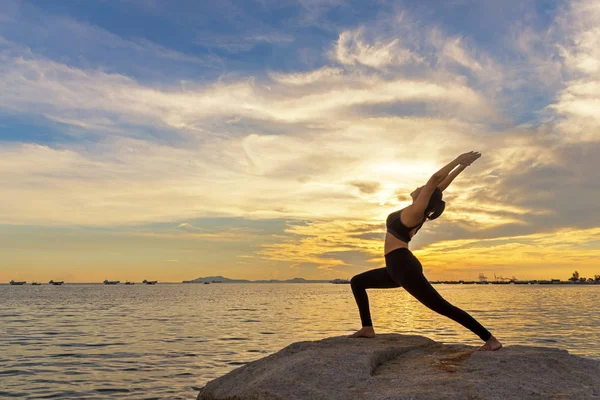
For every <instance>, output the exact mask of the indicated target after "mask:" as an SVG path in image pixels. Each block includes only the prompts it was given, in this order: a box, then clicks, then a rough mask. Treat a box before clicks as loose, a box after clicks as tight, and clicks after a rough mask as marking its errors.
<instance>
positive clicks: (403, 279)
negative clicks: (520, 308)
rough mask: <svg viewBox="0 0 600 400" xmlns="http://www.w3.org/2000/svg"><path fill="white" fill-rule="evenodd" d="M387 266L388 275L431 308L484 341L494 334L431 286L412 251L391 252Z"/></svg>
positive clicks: (387, 259)
mask: <svg viewBox="0 0 600 400" xmlns="http://www.w3.org/2000/svg"><path fill="white" fill-rule="evenodd" d="M386 268H387V270H388V275H389V276H390V277H391V278H392V279H393V280H394V281H395V282H397V283H399V284H400V285H401V286H402V287H403V288H404V289H406V291H407V292H408V293H410V294H411V295H412V296H414V297H415V298H416V299H417V300H419V301H420V302H421V303H423V304H424V305H425V306H426V307H428V308H429V309H431V310H433V311H435V312H437V313H439V314H441V315H444V316H446V317H448V318H450V319H452V320H454V321H456V322H458V323H459V324H461V325H462V326H464V327H465V328H467V329H469V330H470V331H471V332H473V333H475V334H476V335H477V336H479V337H480V338H481V340H483V341H487V340H488V339H489V338H490V337H491V336H492V334H491V333H490V332H489V331H488V330H487V329H485V328H484V327H483V325H481V324H480V323H479V322H477V320H476V319H475V318H473V317H472V316H471V315H469V314H468V313H467V312H465V311H463V310H461V309H460V308H458V307H456V306H454V305H452V304H450V303H449V302H448V301H446V300H445V299H444V298H443V297H442V296H441V295H440V294H439V293H438V292H437V290H435V289H434V288H433V286H431V284H430V283H429V282H428V281H427V278H425V276H424V275H423V267H422V265H421V263H420V262H419V260H418V259H417V258H416V257H415V256H414V255H413V254H412V252H410V251H404V252H397V253H395V254H391V253H390V255H389V257H386Z"/></svg>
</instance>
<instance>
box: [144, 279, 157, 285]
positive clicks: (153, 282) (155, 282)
mask: <svg viewBox="0 0 600 400" xmlns="http://www.w3.org/2000/svg"><path fill="white" fill-rule="evenodd" d="M142 283H145V284H146V285H156V284H157V283H158V281H147V280H145V279H144V281H143V282H142Z"/></svg>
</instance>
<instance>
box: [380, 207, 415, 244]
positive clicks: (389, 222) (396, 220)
mask: <svg viewBox="0 0 600 400" xmlns="http://www.w3.org/2000/svg"><path fill="white" fill-rule="evenodd" d="M403 210H404V208H403V209H402V210H398V211H394V212H393V213H391V214H390V215H388V217H387V219H386V221H385V226H386V228H387V231H388V232H389V233H391V234H392V235H393V236H394V237H396V238H398V239H400V240H402V241H403V242H406V243H408V242H410V239H411V237H410V233H409V232H410V231H411V230H413V229H415V228H417V230H416V231H415V235H416V234H417V232H419V229H421V226H423V223H425V219H423V221H421V223H420V224H419V225H416V226H413V227H408V226H406V225H404V224H403V223H402V221H401V220H400V215H401V214H402V211H403ZM413 236H414V235H413Z"/></svg>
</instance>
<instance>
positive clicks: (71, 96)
mask: <svg viewBox="0 0 600 400" xmlns="http://www.w3.org/2000/svg"><path fill="white" fill-rule="evenodd" d="M9 3H10V5H12V8H11V7H7V8H6V9H7V10H8V11H4V14H0V22H3V21H4V23H5V24H6V25H5V26H10V24H11V23H14V24H20V25H19V26H29V27H30V29H31V31H32V32H33V33H31V35H32V36H31V37H29V36H27V34H24V36H23V37H16V36H14V35H13V34H11V32H10V31H9V30H3V29H0V87H2V88H3V89H2V90H0V182H1V183H2V194H3V195H2V196H1V197H0V282H7V281H9V280H11V279H15V280H27V281H32V280H36V281H44V282H45V281H48V280H50V279H54V280H65V281H67V282H101V281H103V280H104V279H111V280H121V281H125V280H135V281H140V280H142V279H156V280H159V281H163V282H165V281H171V282H178V281H181V280H187V279H194V278H197V277H204V276H217V275H221V276H225V277H228V278H235V279H252V280H254V279H289V278H293V277H303V278H306V279H332V278H350V277H351V276H353V275H355V274H357V273H360V272H363V271H365V270H367V269H371V268H378V267H382V266H383V265H384V258H383V239H384V237H385V218H386V216H387V215H388V214H389V213H391V212H393V211H395V210H398V209H399V208H402V207H405V206H406V205H408V204H410V201H411V198H410V196H409V193H410V192H411V191H413V190H414V189H415V188H416V187H418V186H421V185H423V184H425V182H426V181H427V180H428V178H429V177H430V176H431V174H433V173H434V172H436V171H437V170H438V169H440V168H441V167H443V166H444V165H445V164H447V163H448V162H450V161H452V160H453V159H454V158H455V157H457V156H458V155H459V154H461V153H464V152H467V151H471V150H474V151H479V152H481V153H482V157H481V158H480V159H479V160H477V161H476V162H475V163H474V164H473V165H472V166H470V167H468V168H467V169H466V170H465V171H464V172H463V173H462V174H461V175H459V177H458V178H457V179H456V180H455V182H454V183H453V184H452V185H451V186H450V187H449V188H448V189H447V190H446V191H445V192H444V200H445V201H446V211H445V212H444V214H443V215H442V217H440V218H439V219H437V220H435V221H431V222H428V223H426V224H425V226H424V227H423V228H422V229H421V230H420V231H419V233H418V235H417V236H416V237H415V238H413V240H412V242H411V243H410V248H411V250H412V251H413V252H414V253H415V255H416V256H417V257H418V258H419V259H420V260H421V262H422V264H423V266H424V270H425V274H426V276H427V277H428V278H429V279H473V280H474V279H476V278H477V276H478V274H479V273H484V274H485V275H487V276H488V277H493V275H494V274H496V275H502V276H505V277H511V276H516V277H517V278H519V279H550V278H558V279H567V278H568V277H570V276H571V273H572V272H573V271H574V270H578V271H579V272H580V274H581V275H582V276H586V277H592V276H593V275H594V274H600V264H599V263H598V261H597V260H598V259H600V257H599V256H600V239H599V238H600V217H599V215H600V174H599V172H598V171H600V156H599V155H600V133H599V132H600V130H599V128H600V113H599V112H598V109H599V107H598V105H599V104H600V50H599V49H600V31H599V30H598V28H597V27H598V26H599V25H598V24H599V23H600V2H599V1H572V2H567V3H565V4H564V6H561V7H557V8H556V9H552V10H542V11H540V10H536V9H534V8H528V7H527V6H522V7H524V10H521V11H522V13H520V14H519V15H516V14H515V15H512V14H511V15H508V14H502V13H500V14H499V15H498V16H497V18H498V21H490V24H491V25H490V29H492V28H493V29H495V30H496V31H497V35H496V37H495V38H493V39H492V38H490V37H486V38H482V37H481V34H482V32H481V31H478V30H477V29H478V28H474V27H473V26H471V25H469V24H468V23H465V25H464V26H463V25H460V24H459V23H458V22H457V21H454V20H452V18H451V15H453V14H452V12H451V11H452V10H450V9H448V10H447V11H448V14H447V15H448V17H447V18H434V16H432V15H429V14H428V13H426V12H424V11H423V10H419V9H416V10H415V9H402V8H399V7H394V9H393V10H381V12H380V13H377V14H374V15H368V14H366V15H365V16H364V18H362V19H356V18H357V17H356V16H355V17H354V18H355V19H351V18H349V17H348V18H347V19H343V23H342V22H340V21H329V20H328V19H327V18H326V13H325V12H324V11H323V9H321V8H310V9H308V8H306V6H303V7H304V8H302V10H301V11H299V12H300V14H299V16H298V18H299V19H298V21H302V23H303V24H308V25H302V24H300V23H299V22H298V25H294V24H292V25H290V27H288V28H286V27H282V26H277V27H275V25H273V24H274V22H273V21H270V20H269V21H266V20H264V21H262V22H261V24H258V25H257V23H256V20H253V21H254V22H253V24H251V23H250V22H249V20H244V21H243V22H241V23H248V28H247V29H249V30H252V29H253V30H256V29H259V28H260V29H263V28H264V27H265V26H267V25H268V26H270V27H271V28H272V29H271V28H269V29H271V30H269V34H268V35H267V34H264V35H263V36H261V35H259V34H258V33H256V32H255V34H254V36H246V37H245V36H244V35H243V34H242V33H239V32H237V33H236V32H234V31H233V30H232V31H231V32H229V33H228V35H229V36H227V40H225V36H219V37H216V36H215V37H212V38H211V37H208V38H204V39H203V41H202V46H200V47H193V46H191V44H190V46H191V47H190V46H187V47H186V46H184V44H186V42H181V41H177V40H175V38H173V37H169V38H168V39H169V40H167V36H165V39H164V40H163V41H162V42H161V43H160V44H159V43H158V42H156V43H155V42H153V41H152V40H155V41H156V40H158V39H156V38H154V39H151V38H150V36H144V34H143V32H138V33H137V34H136V35H137V36H135V35H133V36H135V37H134V38H132V37H133V36H131V35H130V36H128V35H127V34H126V33H124V31H123V30H122V27H119V26H116V25H115V26H108V25H106V26H105V25H103V24H102V23H101V22H99V21H98V22H94V23H92V22H90V21H89V20H88V21H87V22H86V21H85V18H80V17H78V16H76V15H66V14H65V15H58V14H57V13H59V12H58V11H56V10H53V11H52V13H53V14H52V13H50V11H48V10H45V9H42V8H36V7H33V6H27V7H25V6H24V5H20V3H18V2H12V1H9ZM339 3H340V4H343V3H344V2H339ZM336 4H337V3H336ZM486 4H487V5H486ZM515 4H520V3H515ZM338 6H340V5H339V4H338ZM39 7H42V6H39ZM323 7H325V8H327V7H334V6H333V3H331V4H328V5H326V6H325V5H323ZM340 7H341V6H340ZM457 7H458V6H457ZM481 7H483V9H478V11H477V12H480V13H486V14H485V15H488V14H489V13H490V12H492V14H493V11H494V10H492V9H491V8H494V7H493V6H492V5H491V3H490V4H488V3H486V2H484V3H482V6H481ZM485 7H490V9H489V10H487V11H486V9H485ZM11 10H12V11H11ZM307 10H308V11H307ZM315 10H318V12H317V11H315ZM342 10H343V7H342ZM309 11H311V12H312V13H309ZM340 12H341V11H340ZM315 13H317V14H315ZM144 15H145V14H144ZM165 15H166V16H169V15H170V14H168V13H167V14H165ZM315 15H316V16H315ZM482 15H483V14H482ZM36 16H37V17H36ZM308 16H312V17H313V18H314V20H307V19H306V18H308ZM142 17H143V15H142V14H141V13H140V16H139V18H140V21H141V22H140V24H141V23H142V22H143V21H142V20H141V19H142ZM300 17H301V18H300ZM36 18H37V19H36ZM165 18H166V17H165ZM35 21H42V22H41V23H42V25H43V29H44V32H46V33H47V35H46V36H44V35H42V34H41V33H40V32H38V31H36V29H37V28H36V26H37V25H36V24H37V22H35ZM170 21H171V22H172V23H174V22H173V21H175V19H173V20H170ZM294 21H296V20H294ZM307 21H311V22H310V23H309V22H307ZM334 22H335V23H334ZM492 22H493V23H492ZM107 23H108V22H107ZM115 23H116V22H115ZM198 23H200V22H198ZM229 23H232V22H231V21H229ZM269 23H270V24H271V25H269ZM27 24H29V25H27ZM15 26H16V25H15ZM182 26H183V25H182ZM261 27H262V28H261ZM292 27H293V28H294V29H295V30H294V29H292ZM500 27H501V28H500ZM185 28H186V29H192V25H185ZM276 28H277V29H276ZM301 28H302V29H304V30H302V29H301ZM39 29H41V28H39ZM120 29H121V30H120ZM181 29H183V27H182V28H181ZM232 29H233V28H232ZM264 29H266V28H264ZM305 30H308V31H309V32H312V33H313V36H310V40H309V39H308V38H307V37H308V36H307V35H306V31H305ZM36 32H37V33H36ZM72 32H77V35H81V36H80V37H79V36H76V35H75V36H73V35H71V33H72ZM147 32H149V31H146V33H147ZM253 32H254V31H253ZM35 35H38V36H35ZM165 35H166V34H165ZM223 35H225V34H223ZM59 37H60V38H61V40H63V41H60V43H61V45H60V46H58V44H57V43H58V42H59V41H57V38H59ZM81 38H86V39H85V40H86V43H87V45H86V46H82V45H81V42H79V40H83V39H81ZM231 38H237V41H232V39H231ZM40 43H42V44H40ZM44 43H45V44H44ZM190 43H191V42H190ZM194 43H195V44H196V45H198V42H194ZM261 46H262V47H261ZM206 49H209V50H210V51H208V50H206ZM265 49H269V50H268V51H267V50H265ZM108 50H110V52H108ZM107 54H108V55H107ZM192 67H193V68H192Z"/></svg>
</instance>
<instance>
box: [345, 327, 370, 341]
mask: <svg viewBox="0 0 600 400" xmlns="http://www.w3.org/2000/svg"><path fill="white" fill-rule="evenodd" d="M348 337H351V338H353V337H366V338H372V337H375V330H374V329H373V327H372V326H363V327H362V328H361V329H360V330H359V331H357V332H355V333H353V334H352V335H349V336H348Z"/></svg>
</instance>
